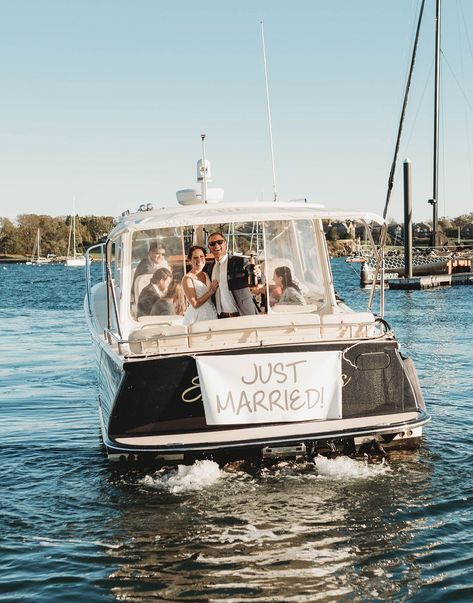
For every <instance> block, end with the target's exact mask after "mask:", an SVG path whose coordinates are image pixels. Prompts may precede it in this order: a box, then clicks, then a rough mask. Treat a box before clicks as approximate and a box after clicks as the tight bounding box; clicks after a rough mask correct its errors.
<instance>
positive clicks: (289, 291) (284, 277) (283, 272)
mask: <svg viewBox="0 0 473 603" xmlns="http://www.w3.org/2000/svg"><path fill="white" fill-rule="evenodd" d="M273 281H274V284H275V285H276V287H280V288H281V290H282V294H281V297H280V298H279V300H278V302H277V303H278V304H292V305H296V306H305V299H304V297H303V296H302V293H301V288H300V287H299V285H298V284H297V283H296V282H295V281H294V279H293V278H292V273H291V269H290V268H289V266H278V268H276V269H275V270H274V275H273Z"/></svg>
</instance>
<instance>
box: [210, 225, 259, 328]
mask: <svg viewBox="0 0 473 603" xmlns="http://www.w3.org/2000/svg"><path fill="white" fill-rule="evenodd" d="M208 246H209V249H210V253H211V254H212V255H213V256H214V258H215V263H214V265H213V267H209V268H207V267H206V270H208V274H209V276H210V278H211V280H217V281H218V284H219V287H218V289H217V292H216V294H215V296H214V298H215V302H214V303H215V306H216V308H217V313H218V317H219V318H231V317H233V316H248V315H252V314H258V312H259V309H258V307H257V306H256V304H255V301H254V299H253V293H252V291H251V289H250V288H249V287H248V272H247V265H248V260H247V259H246V258H244V257H241V256H236V255H234V256H232V255H230V254H229V253H228V251H227V241H226V239H225V237H224V236H223V234H222V233H220V232H213V233H212V234H211V235H210V236H209V240H208ZM255 273H256V274H257V276H258V278H262V274H261V270H260V268H259V266H257V267H256V266H255Z"/></svg>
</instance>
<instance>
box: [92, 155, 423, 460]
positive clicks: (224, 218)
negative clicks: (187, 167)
mask: <svg viewBox="0 0 473 603" xmlns="http://www.w3.org/2000/svg"><path fill="white" fill-rule="evenodd" d="M202 166H205V167H204V168H202ZM202 169H203V171H204V177H203V179H200V180H201V182H200V186H201V189H200V190H199V187H197V188H196V189H185V191H180V192H179V193H178V198H180V199H181V202H182V203H184V204H186V206H185V207H174V208H164V209H156V210H155V209H153V208H152V207H151V206H142V207H141V208H140V210H141V211H138V212H135V213H132V214H130V213H129V212H125V213H124V214H123V215H122V216H121V217H120V218H119V220H118V223H117V225H116V226H115V228H114V229H113V230H112V232H111V233H110V234H109V236H108V238H107V240H106V242H105V243H103V244H100V245H97V246H95V247H94V248H91V249H90V250H88V252H87V253H89V252H90V251H91V250H92V249H95V248H100V249H101V251H102V252H103V258H104V260H103V275H104V277H103V280H102V281H101V282H99V283H98V284H96V285H94V286H92V284H91V279H90V270H89V268H88V267H87V268H86V273H87V295H86V299H85V313H86V319H87V323H88V326H89V329H90V332H91V334H92V339H93V344H94V347H95V351H96V358H97V369H98V377H99V404H100V418H101V428H102V435H103V441H104V444H105V447H106V450H107V454H108V456H109V458H110V459H114V460H117V459H143V458H150V457H151V458H152V459H153V460H156V461H158V462H160V461H161V462H166V463H167V462H172V461H174V462H181V463H182V462H193V461H194V460H195V459H198V458H212V459H214V460H218V461H222V462H223V461H227V460H232V459H242V458H245V459H246V458H253V459H255V458H256V459H257V458H279V457H285V456H295V457H298V456H313V455H314V454H317V453H327V452H330V453H333V452H343V453H345V454H355V453H363V452H369V451H370V450H378V451H379V450H384V449H388V448H400V447H404V448H409V447H415V446H418V445H419V443H420V441H421V436H422V426H423V425H424V424H425V423H426V422H427V421H428V420H429V418H430V417H429V415H428V413H427V412H426V409H425V405H424V401H423V398H422V394H421V391H420V387H419V383H418V379H417V376H416V371H415V368H414V365H413V363H412V361H411V360H410V359H408V358H405V357H404V356H403V355H402V354H401V353H400V350H399V344H398V342H397V340H396V338H395V336H394V334H393V333H392V331H391V329H390V328H389V327H388V325H387V323H386V322H385V321H384V320H383V319H382V318H376V317H375V316H374V315H373V314H372V313H371V312H354V311H353V310H351V309H350V308H349V307H348V306H347V305H346V304H345V303H344V302H343V301H341V300H340V298H339V297H338V296H337V295H336V293H335V289H334V284H333V278H332V272H331V266H330V258H329V254H328V250H327V244H326V240H325V236H324V231H323V226H322V221H323V220H337V219H350V220H359V221H361V222H362V223H363V224H364V225H365V226H366V227H369V225H370V224H378V225H379V224H382V223H383V220H382V218H379V217H378V216H376V215H374V214H371V213H369V212H363V211H361V212H353V211H341V210H327V209H324V208H323V206H320V205H315V204H311V203H299V202H295V203H292V202H288V203H283V202H271V203H252V204H246V203H239V204H228V203H221V204H218V203H210V202H207V201H209V199H211V198H214V200H218V199H221V197H222V196H223V191H222V189H208V188H207V181H208V179H207V178H206V176H205V173H207V169H208V168H207V163H206V161H205V160H202V161H201V162H199V164H198V171H199V170H200V171H201V172H202ZM213 193H215V195H214V197H212V194H213ZM212 233H213V234H212ZM209 239H211V240H210V243H211V244H212V245H213V247H212V246H211V247H209V245H208V244H209ZM223 244H225V245H227V246H228V251H229V252H230V255H232V256H233V257H235V258H239V259H238V262H237V263H238V265H239V266H240V267H241V270H240V272H239V273H235V274H233V273H232V274H231V275H230V273H228V274H227V281H225V282H226V283H227V285H228V291H229V292H230V294H231V295H232V296H233V298H234V300H238V299H239V298H240V297H241V296H242V295H243V293H242V291H246V290H247V289H248V287H249V282H250V284H251V285H252V288H251V292H252V298H251V299H252V301H251V304H250V306H251V307H248V306H247V309H246V310H244V311H243V310H242V308H241V307H240V306H238V312H235V313H225V312H221V311H220V310H219V302H218V301H217V300H216V304H217V310H218V311H219V315H220V318H217V317H216V315H215V316H214V317H213V318H211V319H207V320H198V321H196V322H193V323H191V324H188V323H186V320H184V318H183V311H182V310H181V311H178V310H177V309H176V308H177V305H176V304H175V300H174V299H173V298H171V297H168V298H166V302H167V303H166V304H164V303H159V304H154V306H153V309H152V310H150V311H148V312H143V307H144V304H143V303H142V300H143V298H144V294H143V291H144V290H145V289H146V288H148V290H149V291H150V292H151V293H152V292H153V285H154V288H155V289H157V287H158V285H159V283H167V285H166V286H167V290H168V291H169V290H170V288H171V284H172V286H173V288H174V289H175V288H176V287H177V285H179V283H180V282H181V280H182V277H183V276H184V275H185V274H186V273H187V272H188V270H189V265H188V262H187V260H186V255H187V251H188V249H189V248H190V247H191V246H192V245H199V246H201V247H203V248H204V249H205V251H207V250H215V249H216V248H217V247H218V246H219V245H223ZM157 252H159V253H160V255H161V256H165V258H164V257H162V258H161V261H162V262H165V265H166V266H167V268H165V271H164V272H162V275H163V276H162V279H161V280H160V281H159V282H158V285H156V278H158V277H156V278H155V276H154V275H156V274H157V273H159V270H160V269H156V266H155V267H154V268H153V270H154V272H153V271H150V272H147V273H143V272H142V267H143V266H144V264H145V263H146V262H147V261H148V259H147V258H148V257H151V256H153V255H154V253H157ZM214 253H215V251H214ZM212 255H213V254H211V253H207V255H206V260H207V264H208V268H209V274H211V275H214V274H215V272H214V269H215V268H216V267H215V268H214V266H215V264H214V258H213V257H212ZM251 259H255V261H256V262H257V264H258V267H259V270H260V271H261V276H260V282H259V283H258V284H257V285H256V286H254V285H255V283H254V282H253V281H252V279H253V278H254V274H252V272H254V270H251V269H250V268H249V267H250V266H252V262H251V261H250V260H251ZM161 266H162V267H163V266H164V264H163V263H162V264H161ZM161 270H162V268H161ZM166 270H167V271H168V272H166ZM168 273H169V274H168ZM250 273H251V274H250ZM257 273H258V274H259V272H257ZM159 274H161V273H159ZM280 274H290V275H291V279H292V280H291V283H292V284H291V286H290V287H289V286H288V287H287V288H285V287H284V285H283V280H284V279H283V278H282V276H278V275H280ZM158 276H159V275H158ZM164 276H165V278H164ZM152 277H153V280H154V281H155V282H154V283H152V282H151V279H152ZM163 279H164V280H163ZM248 279H250V281H249V280H248ZM221 282H224V281H221ZM286 285H287V283H286ZM289 288H292V289H293V290H294V291H295V292H294V291H292V292H291V293H290V295H289V294H288V291H287V289H289ZM238 292H239V293H238ZM222 295H223V293H222ZM225 295H226V294H225ZM245 295H246V293H245ZM165 297H166V294H165V291H164V289H163V291H162V292H161V294H160V299H159V301H160V302H162V301H163V298H165ZM253 298H254V302H253ZM254 304H256V305H257V309H256V310H255V308H256V306H255V305H254ZM222 307H223V306H222ZM251 308H253V309H251ZM220 309H221V308H220ZM148 310H149V306H148ZM244 314H248V315H244ZM381 314H382V312H381Z"/></svg>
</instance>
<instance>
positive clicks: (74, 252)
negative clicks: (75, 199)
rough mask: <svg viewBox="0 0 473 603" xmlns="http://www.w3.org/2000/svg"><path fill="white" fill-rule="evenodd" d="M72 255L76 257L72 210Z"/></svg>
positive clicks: (74, 220) (74, 222)
mask: <svg viewBox="0 0 473 603" xmlns="http://www.w3.org/2000/svg"><path fill="white" fill-rule="evenodd" d="M72 249H73V251H72V255H73V257H74V258H75V257H76V214H75V210H74V215H73V216H72Z"/></svg>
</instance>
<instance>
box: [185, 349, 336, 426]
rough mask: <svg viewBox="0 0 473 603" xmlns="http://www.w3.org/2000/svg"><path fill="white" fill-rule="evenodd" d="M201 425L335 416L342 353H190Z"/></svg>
mask: <svg viewBox="0 0 473 603" xmlns="http://www.w3.org/2000/svg"><path fill="white" fill-rule="evenodd" d="M196 364H197V372H198V374H199V382H200V388H201V390H202V400H203V403H204V410H205V419H206V421H207V425H240V424H247V423H285V422H288V421H313V420H321V419H322V420H323V419H340V418H341V416H342V353H341V352H307V353H299V352H296V353H289V354H241V355H230V356H199V357H197V358H196Z"/></svg>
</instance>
